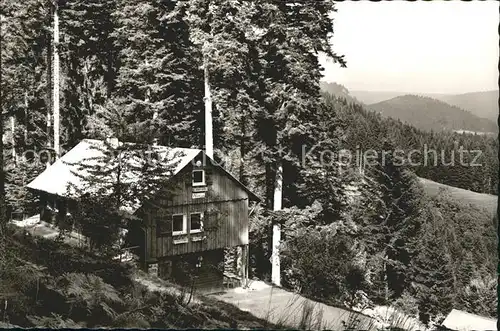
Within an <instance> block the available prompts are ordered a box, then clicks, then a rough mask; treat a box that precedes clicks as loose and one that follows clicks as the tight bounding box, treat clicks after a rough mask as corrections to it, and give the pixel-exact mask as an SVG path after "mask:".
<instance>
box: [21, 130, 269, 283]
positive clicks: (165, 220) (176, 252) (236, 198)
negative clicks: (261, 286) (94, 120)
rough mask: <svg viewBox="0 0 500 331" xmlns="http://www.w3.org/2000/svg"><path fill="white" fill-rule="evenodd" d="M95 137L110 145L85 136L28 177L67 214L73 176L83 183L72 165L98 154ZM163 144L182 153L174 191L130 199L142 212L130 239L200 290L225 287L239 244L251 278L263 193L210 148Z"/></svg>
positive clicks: (159, 266)
mask: <svg viewBox="0 0 500 331" xmlns="http://www.w3.org/2000/svg"><path fill="white" fill-rule="evenodd" d="M93 144H97V145H100V146H101V147H102V146H103V145H104V144H103V142H102V141H98V140H90V139H86V140H83V141H82V142H80V143H79V144H78V145H77V146H75V147H74V148H73V149H72V150H70V151H69V152H68V153H67V154H65V155H64V156H62V157H61V158H60V159H59V160H57V161H56V162H55V163H54V164H52V165H51V166H50V167H49V168H47V169H46V170H45V171H44V172H43V173H42V174H40V175H39V176H38V177H37V178H36V179H35V180H33V181H32V182H31V183H30V184H28V188H29V189H31V190H32V191H34V192H36V193H38V195H39V196H40V198H41V201H42V209H45V208H47V207H46V206H47V205H52V208H54V209H56V210H58V213H59V214H63V216H64V215H66V213H68V212H69V213H70V212H71V211H68V209H67V206H70V205H71V204H72V203H71V201H72V200H74V199H72V196H71V194H72V193H71V192H70V191H69V190H68V187H69V183H72V184H73V185H79V184H81V183H80V181H81V179H80V178H79V177H77V176H75V172H76V171H78V170H77V169H76V168H75V166H73V165H71V164H74V163H75V161H76V162H78V161H82V160H84V159H90V158H95V153H96V152H95V148H92V146H91V145H93ZM158 150H160V151H164V152H173V153H176V155H178V154H179V152H180V153H181V155H182V156H180V157H178V156H176V158H177V159H176V160H175V169H174V170H173V172H172V174H171V176H169V178H168V180H167V181H166V183H167V184H166V187H165V189H166V190H168V191H169V193H168V194H166V193H165V194H163V192H158V193H157V194H155V195H154V196H155V198H153V199H150V200H149V201H139V203H137V204H135V205H134V206H132V207H130V206H128V207H129V208H128V209H129V211H130V212H131V213H133V214H135V215H137V216H139V219H140V221H138V222H137V223H135V224H132V225H131V226H130V228H129V229H128V242H129V245H130V246H135V247H137V248H136V249H135V253H136V254H137V255H138V256H139V257H140V260H141V262H142V265H143V267H144V268H145V269H146V270H148V271H150V272H151V273H155V274H157V275H158V276H159V277H161V278H165V279H172V280H173V281H175V282H178V283H181V284H182V285H190V284H192V282H194V283H195V286H196V289H197V290H201V291H205V292H207V291H217V290H220V289H221V288H222V287H223V279H224V274H223V273H224V249H225V248H229V247H238V251H239V252H240V255H239V257H238V258H239V260H240V262H241V268H240V269H239V273H240V274H239V276H240V278H241V279H242V281H243V282H245V281H246V278H247V277H248V262H247V261H248V215H249V202H250V201H251V200H253V201H259V198H258V197H257V196H256V195H255V194H253V193H252V192H251V191H250V190H249V189H248V188H247V187H245V186H244V185H243V184H241V183H240V182H239V181H238V180H237V179H236V178H235V177H234V176H232V175H231V174H230V173H229V172H227V171H226V170H225V169H224V168H223V167H221V166H219V165H218V164H216V163H215V162H214V161H213V160H212V159H210V158H209V157H207V156H206V154H205V153H204V152H203V151H202V150H199V149H176V148H174V149H172V148H167V147H163V146H158ZM82 163H83V162H82ZM57 206H60V208H57ZM63 216H61V217H63Z"/></svg>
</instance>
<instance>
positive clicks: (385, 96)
mask: <svg viewBox="0 0 500 331" xmlns="http://www.w3.org/2000/svg"><path fill="white" fill-rule="evenodd" d="M349 94H350V95H351V97H353V98H355V99H357V100H359V101H360V102H362V103H364V104H367V105H369V104H373V103H378V102H381V101H385V100H389V99H392V98H395V97H399V96H403V95H407V94H408V93H407V92H398V91H349ZM419 94H420V95H424V96H427V97H430V98H434V99H437V100H441V101H443V102H446V103H448V104H450V105H452V106H456V107H458V108H461V109H464V110H466V111H468V112H470V113H472V114H474V115H476V116H478V117H483V118H487V119H489V120H491V121H493V122H495V123H496V121H497V118H498V98H499V91H498V90H496V91H485V92H470V93H464V94H443V93H419Z"/></svg>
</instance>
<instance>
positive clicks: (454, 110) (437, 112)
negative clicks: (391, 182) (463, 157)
mask: <svg viewBox="0 0 500 331" xmlns="http://www.w3.org/2000/svg"><path fill="white" fill-rule="evenodd" d="M368 108H369V109H371V110H374V111H376V112H379V113H381V114H382V115H383V116H386V117H392V118H395V119H399V120H401V121H403V122H407V123H409V124H411V125H413V126H415V127H417V128H419V129H423V130H434V131H442V130H469V131H476V132H478V131H479V132H495V131H497V130H498V129H497V125H496V124H495V123H494V122H492V121H490V120H488V119H485V118H480V117H478V116H476V115H474V114H472V113H470V112H467V111H465V110H463V109H460V108H458V107H455V106H451V105H449V104H447V103H445V102H443V101H440V100H436V99H432V98H429V97H422V96H416V95H404V96H399V97H395V98H392V99H389V100H386V101H382V102H379V103H375V104H371V105H369V106H368Z"/></svg>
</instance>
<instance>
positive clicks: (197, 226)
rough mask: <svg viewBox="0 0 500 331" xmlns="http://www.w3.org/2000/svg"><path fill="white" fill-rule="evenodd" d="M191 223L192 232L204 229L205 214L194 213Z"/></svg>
mask: <svg viewBox="0 0 500 331" xmlns="http://www.w3.org/2000/svg"><path fill="white" fill-rule="evenodd" d="M190 225H191V233H197V232H201V231H203V214H202V213H192V214H191V224H190Z"/></svg>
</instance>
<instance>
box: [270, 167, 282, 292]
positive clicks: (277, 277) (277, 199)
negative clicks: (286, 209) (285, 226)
mask: <svg viewBox="0 0 500 331" xmlns="http://www.w3.org/2000/svg"><path fill="white" fill-rule="evenodd" d="M282 201H283V163H282V161H279V162H278V167H277V170H276V177H275V182H274V198H273V210H274V211H278V210H281V207H282ZM280 241H281V225H280V224H273V253H272V269H271V282H272V283H273V284H275V285H277V286H281V266H280V256H279V245H280Z"/></svg>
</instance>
